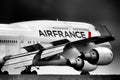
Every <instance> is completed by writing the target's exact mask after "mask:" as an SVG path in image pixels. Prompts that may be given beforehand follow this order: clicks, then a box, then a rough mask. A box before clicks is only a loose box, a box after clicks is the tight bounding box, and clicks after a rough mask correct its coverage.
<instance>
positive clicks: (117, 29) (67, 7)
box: [0, 0, 120, 74]
mask: <svg viewBox="0 0 120 80" xmlns="http://www.w3.org/2000/svg"><path fill="white" fill-rule="evenodd" d="M57 19H58V20H61V21H79V22H87V23H91V24H93V25H95V26H97V25H99V24H105V25H106V26H107V27H108V29H109V30H110V32H111V33H112V34H113V35H114V36H115V38H116V41H114V42H111V44H112V47H113V52H114V61H113V62H112V64H110V65H108V68H109V69H110V71H111V73H119V74H120V68H119V67H120V4H119V2H118V1H117V0H0V23H13V22H19V21H30V20H57Z"/></svg>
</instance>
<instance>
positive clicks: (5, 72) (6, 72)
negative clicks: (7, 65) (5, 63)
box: [0, 71, 9, 75]
mask: <svg viewBox="0 0 120 80" xmlns="http://www.w3.org/2000/svg"><path fill="white" fill-rule="evenodd" d="M0 74H5V75H8V74H9V73H8V71H4V72H1V73H0Z"/></svg>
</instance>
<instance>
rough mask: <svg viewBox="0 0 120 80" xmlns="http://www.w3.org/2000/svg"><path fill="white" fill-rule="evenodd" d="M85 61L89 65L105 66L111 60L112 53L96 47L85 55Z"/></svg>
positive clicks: (107, 49)
mask: <svg viewBox="0 0 120 80" xmlns="http://www.w3.org/2000/svg"><path fill="white" fill-rule="evenodd" d="M85 59H86V60H87V61H88V62H89V63H91V64H97V65H107V64H110V63H111V62H112V60H113V53H112V51H111V50H110V49H109V48H106V47H96V48H94V49H92V50H91V51H90V52H89V53H87V54H85Z"/></svg>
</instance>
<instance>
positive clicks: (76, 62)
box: [68, 56, 97, 71]
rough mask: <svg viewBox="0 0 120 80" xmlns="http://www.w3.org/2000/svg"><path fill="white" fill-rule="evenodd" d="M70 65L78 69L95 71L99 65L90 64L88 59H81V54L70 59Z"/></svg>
mask: <svg viewBox="0 0 120 80" xmlns="http://www.w3.org/2000/svg"><path fill="white" fill-rule="evenodd" d="M68 65H69V66H71V67H73V68H74V69H75V70H77V71H93V70H95V69H96V68H97V65H92V64H90V63H89V62H88V61H85V60H83V59H81V58H80V56H79V57H77V58H75V59H71V60H69V61H68Z"/></svg>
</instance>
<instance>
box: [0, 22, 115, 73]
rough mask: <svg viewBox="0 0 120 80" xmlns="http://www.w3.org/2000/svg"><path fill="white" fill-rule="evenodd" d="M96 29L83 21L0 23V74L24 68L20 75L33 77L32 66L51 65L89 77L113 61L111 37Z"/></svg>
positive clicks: (102, 26)
mask: <svg viewBox="0 0 120 80" xmlns="http://www.w3.org/2000/svg"><path fill="white" fill-rule="evenodd" d="M100 29H101V31H102V32H100V31H98V30H97V29H96V28H95V27H94V26H93V25H92V24H89V23H85V22H72V21H54V20H33V21H23V22H16V23H10V24H0V69H1V71H0V73H1V74H10V71H13V70H15V71H16V72H17V71H19V70H20V68H23V67H24V69H23V70H20V71H19V73H20V74H37V72H36V71H31V68H32V67H35V68H37V69H39V66H50V65H52V66H69V67H72V68H74V69H75V70H77V71H81V74H89V72H90V71H93V70H95V69H96V68H97V67H98V66H104V65H108V64H110V63H111V62H112V61H113V52H112V51H111V49H112V47H111V44H110V43H109V42H110V41H114V40H115V38H114V36H113V35H112V34H111V33H110V32H109V30H108V29H107V28H106V26H105V25H100ZM16 74H17V73H16Z"/></svg>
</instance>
